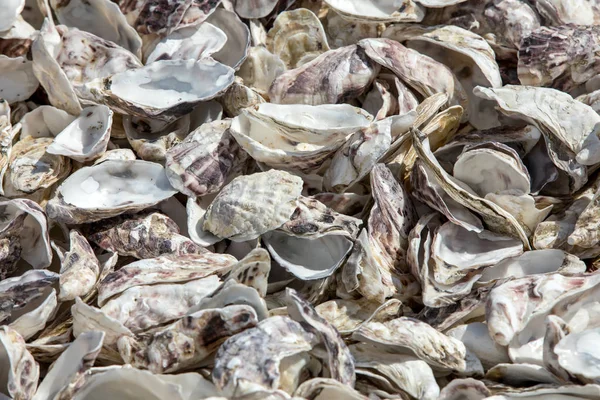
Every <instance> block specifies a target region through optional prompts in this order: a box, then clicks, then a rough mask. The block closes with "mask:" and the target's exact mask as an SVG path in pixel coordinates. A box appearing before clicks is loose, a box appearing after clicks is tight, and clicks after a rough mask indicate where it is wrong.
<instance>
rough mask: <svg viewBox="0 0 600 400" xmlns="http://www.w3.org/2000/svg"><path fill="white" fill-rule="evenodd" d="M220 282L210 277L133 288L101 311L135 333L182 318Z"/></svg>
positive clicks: (110, 301) (216, 278)
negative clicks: (179, 282) (186, 281)
mask: <svg viewBox="0 0 600 400" xmlns="http://www.w3.org/2000/svg"><path fill="white" fill-rule="evenodd" d="M220 283H221V282H220V280H219V278H218V277H217V276H215V275H210V276H208V277H206V278H201V279H196V280H194V281H190V282H188V283H181V284H171V283H164V284H157V285H148V286H134V287H132V288H129V289H127V290H125V291H124V292H123V293H121V294H120V295H119V296H118V297H116V298H114V299H112V300H109V301H108V302H107V303H106V304H105V305H104V306H102V308H101V311H102V312H103V313H105V314H106V315H107V316H109V317H111V318H114V319H115V320H117V321H119V322H120V323H121V324H123V325H124V326H125V327H127V328H128V329H130V330H131V331H132V332H134V333H137V332H141V331H144V330H146V329H148V328H151V327H153V326H156V325H160V324H164V323H165V322H169V321H173V320H175V319H178V318H181V317H183V316H184V315H186V314H187V313H188V311H189V310H190V309H191V307H192V306H194V305H196V304H199V303H200V300H201V299H202V298H204V297H206V296H208V295H209V294H210V293H212V292H213V291H214V290H215V289H216V288H217V287H218V286H219V284H220Z"/></svg>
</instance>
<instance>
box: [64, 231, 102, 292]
mask: <svg viewBox="0 0 600 400" xmlns="http://www.w3.org/2000/svg"><path fill="white" fill-rule="evenodd" d="M69 238H70V241H71V248H70V250H69V251H68V252H66V253H62V251H61V249H59V248H58V247H56V246H55V250H56V251H57V253H58V255H59V258H60V261H61V267H60V280H59V283H60V291H59V296H58V297H59V299H60V301H68V300H74V299H75V297H84V296H85V295H87V294H88V293H89V292H90V291H91V290H92V289H93V288H94V286H95V285H96V280H97V279H98V275H99V274H100V263H99V262H98V259H97V258H96V256H95V255H94V252H93V250H92V248H91V246H90V244H89V243H88V241H87V240H86V238H85V237H84V236H83V235H81V233H79V232H78V231H76V230H74V229H73V230H71V233H70V235H69Z"/></svg>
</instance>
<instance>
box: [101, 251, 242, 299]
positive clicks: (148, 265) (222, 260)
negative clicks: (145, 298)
mask: <svg viewBox="0 0 600 400" xmlns="http://www.w3.org/2000/svg"><path fill="white" fill-rule="evenodd" d="M235 263H236V260H235V258H234V257H232V256H230V255H228V254H214V253H208V252H207V253H203V254H185V255H163V256H160V257H157V258H151V259H146V260H140V261H135V262H133V263H131V264H128V265H125V266H123V267H121V268H120V269H119V270H117V271H115V272H112V273H110V274H108V275H107V276H106V277H105V278H104V279H103V280H102V281H100V282H99V284H98V304H99V305H100V306H102V305H104V304H105V303H106V301H107V300H108V299H109V298H111V297H113V296H115V295H118V294H119V293H122V292H123V291H125V290H127V289H129V288H130V287H134V286H143V285H152V284H157V283H175V282H187V281H191V280H196V279H201V278H205V277H207V276H209V275H212V274H216V275H220V276H222V275H225V273H227V272H229V271H230V269H232V268H235V267H234V265H235Z"/></svg>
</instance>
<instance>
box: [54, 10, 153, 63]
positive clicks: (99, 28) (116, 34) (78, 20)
mask: <svg viewBox="0 0 600 400" xmlns="http://www.w3.org/2000/svg"><path fill="white" fill-rule="evenodd" d="M50 4H51V6H52V8H53V10H54V13H55V14H56V17H57V18H58V22H60V23H61V24H63V25H67V26H69V27H74V28H79V29H82V30H84V31H87V32H90V33H93V34H94V35H96V36H99V37H101V38H103V39H106V40H109V41H111V42H114V43H116V44H118V45H119V46H121V47H123V48H125V49H127V50H129V51H131V52H132V53H133V54H135V55H136V56H137V57H138V58H141V55H142V39H141V38H140V36H139V35H138V34H137V32H136V31H135V29H133V28H132V27H131V26H130V25H129V24H128V23H127V20H126V19H125V16H124V15H123V13H121V11H120V10H119V7H118V6H117V5H116V4H115V3H113V2H111V1H109V0H98V1H94V2H88V1H84V0H73V1H68V2H63V1H59V0H50Z"/></svg>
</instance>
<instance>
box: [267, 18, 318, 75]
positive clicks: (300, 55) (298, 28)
mask: <svg viewBox="0 0 600 400" xmlns="http://www.w3.org/2000/svg"><path fill="white" fill-rule="evenodd" d="M267 48H268V49H269V51H270V52H271V53H273V54H275V55H276V56H278V57H279V58H280V59H281V60H282V61H283V62H284V63H285V65H286V67H287V68H289V69H292V68H298V67H300V66H302V65H304V64H306V63H307V62H309V61H311V60H313V59H314V58H316V57H317V56H319V55H320V54H322V53H324V52H326V51H328V50H329V45H328V44H327V37H326V36H325V30H324V29H323V25H321V21H319V19H318V18H317V16H316V15H315V14H314V13H312V12H311V11H310V10H307V9H304V8H301V9H297V10H293V11H284V12H282V13H281V14H279V15H278V16H277V19H275V22H274V23H273V27H272V28H271V29H270V30H269V33H268V35H267Z"/></svg>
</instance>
